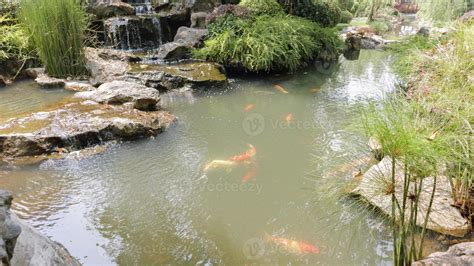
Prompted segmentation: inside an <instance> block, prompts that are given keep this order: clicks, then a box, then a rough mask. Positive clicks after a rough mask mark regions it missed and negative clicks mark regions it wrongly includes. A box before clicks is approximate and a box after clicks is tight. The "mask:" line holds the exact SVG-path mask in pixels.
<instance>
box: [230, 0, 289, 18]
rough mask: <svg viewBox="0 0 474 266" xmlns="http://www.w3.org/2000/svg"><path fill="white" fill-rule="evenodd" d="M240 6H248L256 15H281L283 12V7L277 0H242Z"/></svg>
mask: <svg viewBox="0 0 474 266" xmlns="http://www.w3.org/2000/svg"><path fill="white" fill-rule="evenodd" d="M239 5H240V6H243V7H246V8H248V9H250V10H251V11H252V13H254V14H255V15H257V16H258V15H271V16H274V15H280V14H283V13H284V11H283V8H282V7H281V6H280V5H279V4H278V3H277V1H276V0H242V1H241V2H240V4H239Z"/></svg>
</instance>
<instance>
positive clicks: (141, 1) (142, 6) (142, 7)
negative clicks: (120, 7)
mask: <svg viewBox="0 0 474 266" xmlns="http://www.w3.org/2000/svg"><path fill="white" fill-rule="evenodd" d="M127 2H128V3H129V4H130V5H132V6H133V7H135V14H137V15H149V14H153V6H152V4H151V0H129V1H127Z"/></svg>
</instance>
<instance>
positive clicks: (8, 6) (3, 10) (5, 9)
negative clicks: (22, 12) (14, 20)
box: [0, 0, 18, 17]
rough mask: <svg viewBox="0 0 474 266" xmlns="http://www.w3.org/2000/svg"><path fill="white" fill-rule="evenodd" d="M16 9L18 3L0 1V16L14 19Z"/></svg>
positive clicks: (5, 0)
mask: <svg viewBox="0 0 474 266" xmlns="http://www.w3.org/2000/svg"><path fill="white" fill-rule="evenodd" d="M17 9H18V3H17V2H16V1H7V0H0V16H5V15H9V16H12V17H15V13H16V11H17Z"/></svg>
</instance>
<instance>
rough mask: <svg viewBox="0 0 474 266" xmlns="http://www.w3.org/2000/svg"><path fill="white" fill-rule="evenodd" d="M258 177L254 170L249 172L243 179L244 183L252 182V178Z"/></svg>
mask: <svg viewBox="0 0 474 266" xmlns="http://www.w3.org/2000/svg"><path fill="white" fill-rule="evenodd" d="M256 175H257V172H255V171H254V170H249V171H248V172H247V173H246V174H245V175H244V176H243V177H242V182H243V183H247V182H248V181H250V180H251V179H252V178H254V177H255V176H256Z"/></svg>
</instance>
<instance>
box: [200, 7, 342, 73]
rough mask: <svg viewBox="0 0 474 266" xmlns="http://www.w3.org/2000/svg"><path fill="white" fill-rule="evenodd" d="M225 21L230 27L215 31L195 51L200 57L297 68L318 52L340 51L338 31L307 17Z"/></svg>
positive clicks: (257, 67) (250, 66) (252, 66)
mask: <svg viewBox="0 0 474 266" xmlns="http://www.w3.org/2000/svg"><path fill="white" fill-rule="evenodd" d="M225 23H226V24H227V25H228V26H227V28H225V29H224V27H220V29H219V31H216V32H212V33H211V35H212V36H213V37H212V38H210V39H208V40H207V41H206V42H205V46H204V48H202V49H200V50H195V51H194V56H195V57H196V58H200V59H207V60H212V61H215V62H219V63H222V64H225V65H227V66H233V67H243V68H245V69H246V70H248V71H252V72H259V71H271V70H286V69H289V70H295V69H297V68H298V67H299V66H301V64H302V63H304V62H306V61H308V60H311V59H313V58H315V57H316V56H318V55H324V56H326V57H329V56H335V55H337V53H338V48H339V38H338V37H337V35H336V34H335V33H334V32H333V31H331V30H329V29H322V28H320V27H319V26H318V25H317V24H315V23H313V22H311V21H308V20H306V19H302V18H296V17H284V16H276V17H270V16H260V17H257V18H255V19H247V20H243V19H236V18H232V19H229V18H227V20H226V22H225ZM211 31H214V29H213V28H212V27H211Z"/></svg>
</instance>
